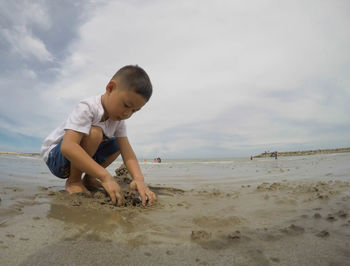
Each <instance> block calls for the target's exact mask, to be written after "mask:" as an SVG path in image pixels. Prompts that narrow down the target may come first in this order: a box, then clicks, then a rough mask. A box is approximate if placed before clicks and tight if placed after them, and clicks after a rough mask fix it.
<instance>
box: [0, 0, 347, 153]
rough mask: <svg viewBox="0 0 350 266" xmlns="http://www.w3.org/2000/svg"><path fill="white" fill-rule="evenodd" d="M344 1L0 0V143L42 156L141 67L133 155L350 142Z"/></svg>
mask: <svg viewBox="0 0 350 266" xmlns="http://www.w3.org/2000/svg"><path fill="white" fill-rule="evenodd" d="M349 29H350V2H349V1H348V0H344V1H342V0H322V1H320V0H309V1H304V0H294V1H281V0H264V1H262V0H247V1H238V0H227V1H224V0H217V1H200V0H178V1H168V0H163V1H160V0H149V1H141V0H129V1H116V0H103V1H97V0H74V1H71V0H61V1H52V0H30V1H29V0H28V1H25V0H21V1H19V0H13V1H7V0H0V58H1V60H0V150H3V151H20V152H40V146H41V143H42V141H43V140H44V139H45V137H46V136H47V135H48V134H49V133H50V132H51V131H52V130H54V129H55V128H56V127H57V126H58V125H59V124H60V123H61V122H63V121H64V120H65V118H66V117H67V116H68V114H69V113H70V112H71V111H72V110H73V108H74V106H75V105H76V104H77V103H78V102H79V101H80V100H82V99H84V98H87V97H90V96H94V95H99V94H103V93H104V91H105V86H106V84H107V83H108V81H109V80H110V78H111V77H112V76H113V75H114V73H115V72H116V71H117V70H118V69H119V68H121V67H123V66H124V65H129V64H137V65H139V66H141V67H142V68H144V69H145V70H146V72H147V73H148V74H149V76H150V78H151V81H152V84H153V95H152V98H151V99H150V101H149V102H148V103H147V104H146V105H145V106H144V107H143V108H142V110H141V111H140V112H138V113H136V114H135V115H134V116H133V117H131V118H130V119H129V120H127V121H126V123H127V132H128V138H129V141H130V143H131V145H132V146H133V149H134V151H135V153H136V155H137V156H138V157H139V158H153V157H158V156H159V157H162V158H214V157H215V158H218V157H242V156H250V155H255V154H259V153H261V152H264V151H274V150H278V151H291V150H305V149H324V148H337V147H350V115H349V114H350V75H349V73H350V31H349Z"/></svg>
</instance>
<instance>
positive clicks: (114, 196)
mask: <svg viewBox="0 0 350 266" xmlns="http://www.w3.org/2000/svg"><path fill="white" fill-rule="evenodd" d="M101 185H102V186H103V188H104V189H105V190H106V191H107V193H108V194H109V196H110V197H111V200H112V203H113V205H116V203H117V202H118V206H119V207H120V206H122V204H123V198H122V195H121V192H120V187H119V185H118V184H117V183H116V182H115V181H114V180H113V177H108V178H104V179H103V180H101Z"/></svg>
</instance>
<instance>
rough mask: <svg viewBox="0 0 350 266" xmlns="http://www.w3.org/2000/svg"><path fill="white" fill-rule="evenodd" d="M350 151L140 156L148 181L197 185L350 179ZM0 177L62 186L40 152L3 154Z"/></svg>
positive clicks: (116, 164) (113, 167)
mask: <svg viewBox="0 0 350 266" xmlns="http://www.w3.org/2000/svg"><path fill="white" fill-rule="evenodd" d="M349 162H350V153H338V154H317V155H306V156H291V157H279V158H278V159H277V160H276V159H274V158H254V159H253V160H251V159H250V158H220V159H218V158H214V159H209V158H208V159H163V160H162V162H161V163H156V162H153V160H140V161H139V164H140V167H141V170H142V172H143V174H144V176H145V180H146V183H148V184H151V185H163V186H170V185H171V186H176V187H180V188H198V187H206V186H215V185H216V184H231V185H232V184H236V185H241V184H245V183H252V184H254V183H261V182H282V181H286V180H289V181H291V180H303V179H305V180H307V179H312V180H319V181H327V180H341V181H349V182H350V164H349ZM121 164H122V161H121V159H118V160H116V161H115V162H113V163H112V164H111V165H110V166H109V167H108V168H107V170H108V171H109V172H110V173H111V175H115V170H116V169H118V168H119V167H120V166H121ZM0 180H2V181H7V183H8V182H10V183H12V182H13V183H23V182H24V183H31V184H37V185H41V186H58V187H60V186H62V187H64V180H62V179H60V178H57V177H55V176H54V175H52V174H51V172H50V170H49V169H48V168H47V166H46V164H45V162H44V161H43V160H42V158H41V157H38V156H23V155H12V154H1V155H0Z"/></svg>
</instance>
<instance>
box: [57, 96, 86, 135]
mask: <svg viewBox="0 0 350 266" xmlns="http://www.w3.org/2000/svg"><path fill="white" fill-rule="evenodd" d="M92 120H93V113H92V110H91V107H90V106H89V105H88V103H86V102H84V101H82V102H80V103H79V104H78V105H77V106H76V107H75V109H74V110H73V112H72V113H71V114H70V115H69V117H68V119H67V121H66V124H65V126H64V129H65V130H66V129H71V130H74V131H77V132H81V133H84V134H86V135H89V133H90V128H91V125H92Z"/></svg>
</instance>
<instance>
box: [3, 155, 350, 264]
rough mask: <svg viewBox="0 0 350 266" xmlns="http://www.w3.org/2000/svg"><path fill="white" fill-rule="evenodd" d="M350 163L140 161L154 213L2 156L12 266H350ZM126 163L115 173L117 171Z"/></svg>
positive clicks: (6, 253) (343, 159)
mask: <svg viewBox="0 0 350 266" xmlns="http://www.w3.org/2000/svg"><path fill="white" fill-rule="evenodd" d="M349 162H350V153H339V154H318V155H309V156H298V157H295V156H293V157H281V158H279V159H278V160H275V159H273V158H259V159H253V160H250V159H249V158H241V159H221V160H219V159H218V160H169V161H167V160H163V162H162V163H160V164H159V163H152V162H140V164H141V168H142V170H143V173H144V174H145V178H146V182H147V183H148V184H149V186H150V187H151V189H152V190H153V191H154V192H155V193H156V194H157V197H158V201H157V202H156V203H155V204H154V205H152V206H151V207H147V208H144V207H142V206H140V203H139V202H138V200H137V196H134V197H132V196H131V195H129V194H128V193H127V191H128V184H127V182H124V181H123V180H122V179H119V180H120V181H119V182H120V183H122V184H121V186H122V189H123V191H124V192H125V193H124V194H125V197H126V202H125V205H124V206H123V207H115V206H112V205H111V203H110V200H109V198H108V197H107V196H106V195H105V194H104V193H103V191H97V192H95V193H94V195H93V197H85V196H82V195H68V194H67V193H66V192H65V191H64V180H61V179H58V178H56V177H54V176H52V175H51V174H50V173H49V171H48V169H47V168H46V166H45V165H44V163H43V162H42V161H41V159H40V158H37V157H31V156H18V155H11V154H3V155H0V198H1V201H0V265H102V264H104V265H327V266H329V265H349V261H350V164H349ZM120 164H121V162H120V161H118V162H116V163H113V164H112V165H111V166H110V167H109V168H108V170H109V171H110V172H111V173H114V170H115V169H117V168H118V167H119V166H120Z"/></svg>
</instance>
